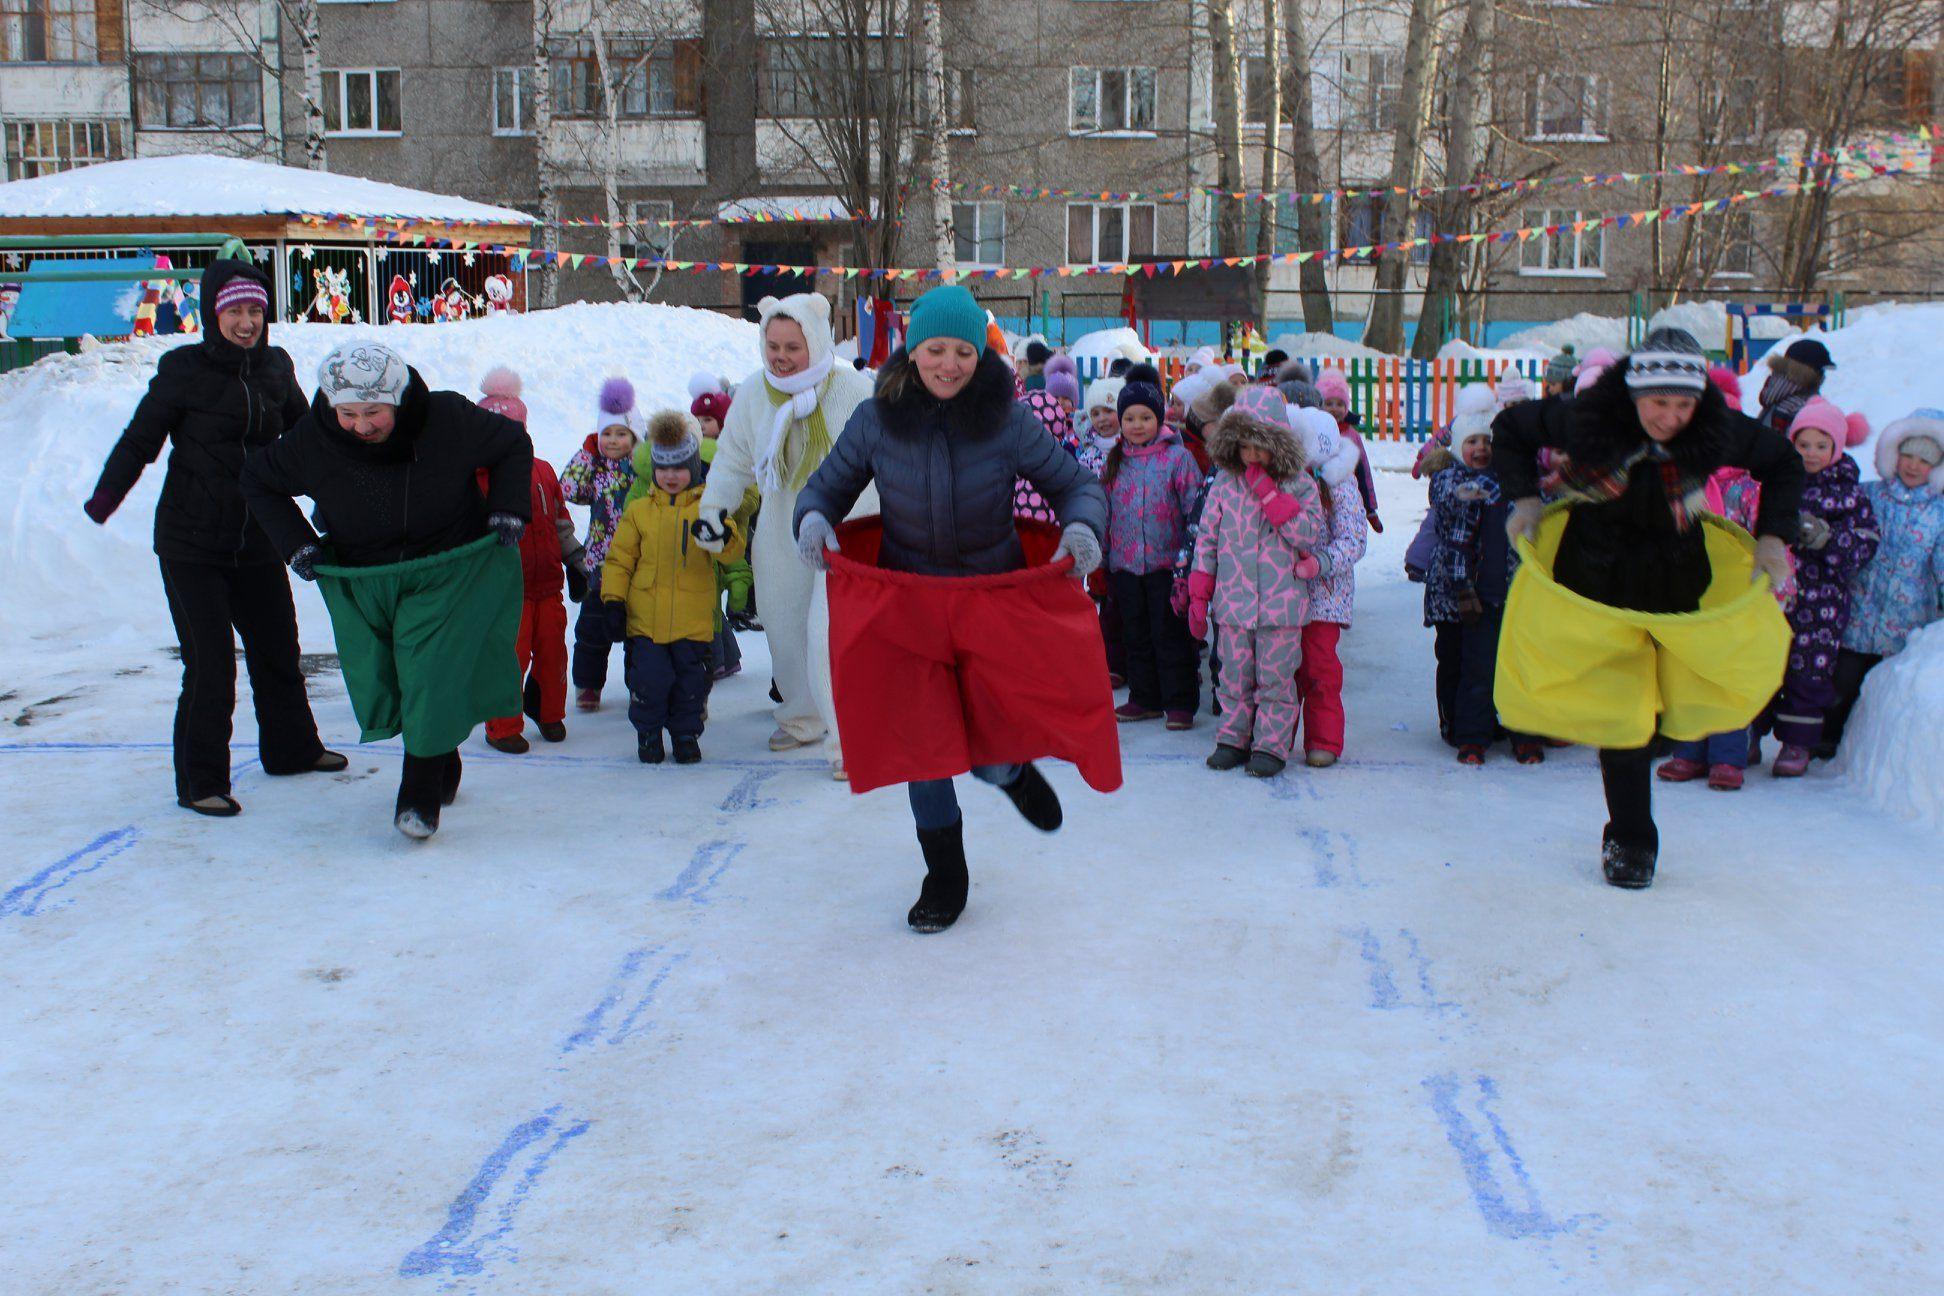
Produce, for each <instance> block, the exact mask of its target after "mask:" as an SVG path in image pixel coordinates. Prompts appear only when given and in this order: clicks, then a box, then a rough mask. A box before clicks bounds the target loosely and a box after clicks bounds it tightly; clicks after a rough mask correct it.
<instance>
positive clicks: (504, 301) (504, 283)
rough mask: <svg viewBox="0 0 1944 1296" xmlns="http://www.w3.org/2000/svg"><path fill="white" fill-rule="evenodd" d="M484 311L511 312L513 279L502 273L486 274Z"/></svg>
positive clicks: (501, 313) (503, 313) (488, 312)
mask: <svg viewBox="0 0 1944 1296" xmlns="http://www.w3.org/2000/svg"><path fill="white" fill-rule="evenodd" d="M486 313H487V314H488V315H511V314H513V280H512V278H511V277H509V276H507V275H503V274H495V275H487V276H486Z"/></svg>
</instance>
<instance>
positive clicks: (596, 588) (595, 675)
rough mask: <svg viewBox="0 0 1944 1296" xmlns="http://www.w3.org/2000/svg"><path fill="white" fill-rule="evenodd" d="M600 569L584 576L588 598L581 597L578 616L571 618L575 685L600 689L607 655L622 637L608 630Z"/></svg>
mask: <svg viewBox="0 0 1944 1296" xmlns="http://www.w3.org/2000/svg"><path fill="white" fill-rule="evenodd" d="M603 607H604V605H603V604H602V602H601V572H600V569H599V568H596V569H595V570H594V572H593V574H591V575H590V576H589V577H588V578H587V597H586V598H584V599H582V600H581V605H580V615H579V616H577V617H575V618H574V670H573V673H574V687H575V688H577V689H593V690H595V691H596V692H599V691H600V690H601V688H602V687H603V686H604V685H606V683H607V677H608V656H609V654H610V653H612V652H613V651H614V645H615V644H617V643H620V642H621V640H619V639H616V638H615V637H614V636H612V635H610V634H609V633H608V628H607V614H606V613H605V612H604V611H603V610H602V608H603Z"/></svg>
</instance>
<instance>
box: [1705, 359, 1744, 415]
mask: <svg viewBox="0 0 1944 1296" xmlns="http://www.w3.org/2000/svg"><path fill="white" fill-rule="evenodd" d="M1708 381H1709V382H1711V383H1713V384H1714V389H1715V390H1716V391H1718V392H1720V393H1721V398H1722V399H1723V400H1725V401H1727V402H1728V404H1729V405H1730V406H1732V407H1733V408H1735V409H1740V408H1741V402H1742V394H1741V378H1740V377H1738V376H1737V375H1736V373H1735V371H1734V370H1733V369H1730V368H1729V367H1728V366H1727V365H1709V366H1708Z"/></svg>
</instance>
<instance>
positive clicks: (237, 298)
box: [215, 275, 270, 315]
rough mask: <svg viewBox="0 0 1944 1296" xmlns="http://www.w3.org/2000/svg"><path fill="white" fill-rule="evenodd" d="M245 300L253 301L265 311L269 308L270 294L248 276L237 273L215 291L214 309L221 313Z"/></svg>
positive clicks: (241, 303)
mask: <svg viewBox="0 0 1944 1296" xmlns="http://www.w3.org/2000/svg"><path fill="white" fill-rule="evenodd" d="M245 302H255V303H256V304H257V305H258V306H260V307H262V308H263V309H264V310H266V311H267V310H269V309H270V294H269V293H267V292H265V291H264V290H263V285H262V284H260V283H258V282H257V281H256V280H254V279H252V278H250V276H248V275H237V276H236V277H235V278H234V279H231V280H230V281H229V282H228V283H226V284H224V285H223V286H222V288H221V289H219V290H218V291H217V293H216V305H215V310H216V313H217V314H218V315H221V314H222V313H223V312H224V311H226V310H228V309H229V308H230V307H232V306H241V305H243V304H244V303H245Z"/></svg>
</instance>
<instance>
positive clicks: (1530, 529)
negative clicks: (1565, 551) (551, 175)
mask: <svg viewBox="0 0 1944 1296" xmlns="http://www.w3.org/2000/svg"><path fill="white" fill-rule="evenodd" d="M1545 511H1546V506H1545V505H1544V504H1541V503H1540V502H1539V497H1538V496H1537V495H1528V496H1526V498H1524V499H1522V500H1514V501H1513V502H1512V511H1511V512H1510V513H1509V514H1507V515H1506V518H1505V538H1506V539H1507V540H1509V541H1511V542H1512V547H1513V548H1515V549H1516V548H1518V546H1519V541H1520V540H1522V539H1523V540H1537V539H1538V537H1539V516H1540V514H1542V513H1544V512H1545Z"/></svg>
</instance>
